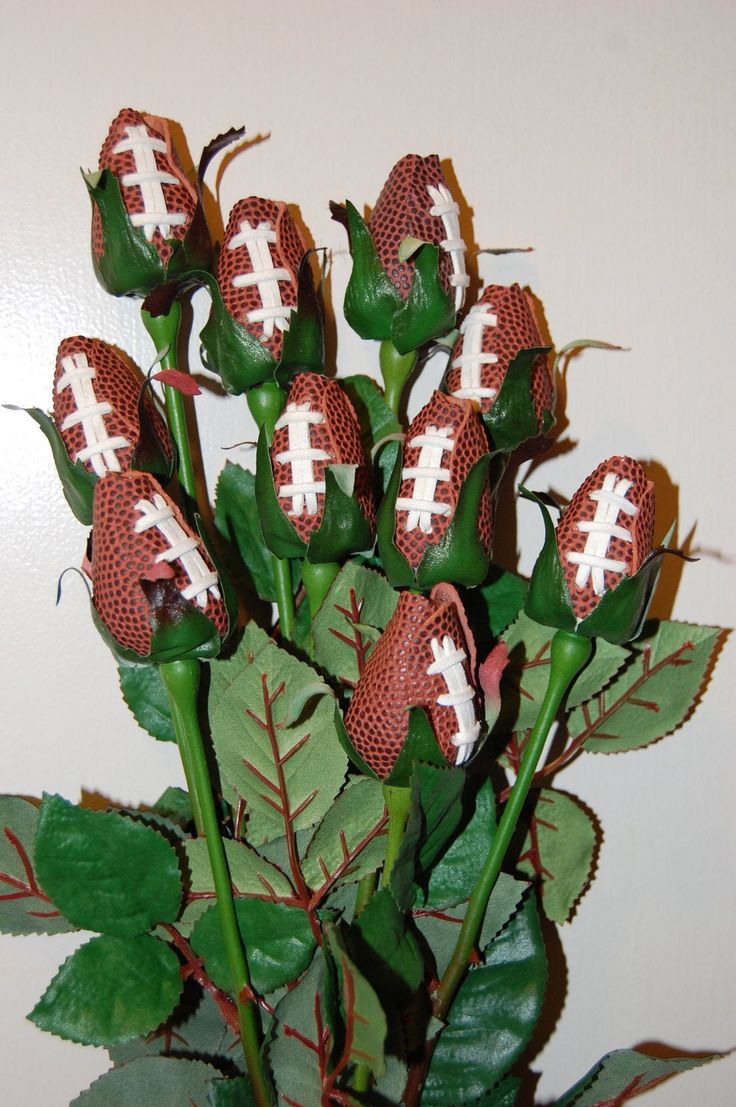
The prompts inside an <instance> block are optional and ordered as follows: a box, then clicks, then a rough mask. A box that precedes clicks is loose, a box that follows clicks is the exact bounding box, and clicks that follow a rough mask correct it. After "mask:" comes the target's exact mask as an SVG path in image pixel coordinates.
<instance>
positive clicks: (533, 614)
mask: <svg viewBox="0 0 736 1107" xmlns="http://www.w3.org/2000/svg"><path fill="white" fill-rule="evenodd" d="M519 495H520V496H521V497H522V498H523V499H525V500H531V501H532V503H535V504H536V505H537V507H538V508H539V510H540V511H541V513H542V522H543V523H544V544H543V546H542V549H541V551H540V553H539V556H538V557H537V560H536V562H535V563H534V569H533V570H532V577H531V580H530V581H529V591H528V593H527V597H526V604H525V605H524V610H525V611H526V613H527V615H528V616H529V617H530V618H531V619H534V620H535V621H536V622H537V623H541V624H542V625H543V626H550V627H558V628H559V629H560V630H570V631H574V630H575V628H576V626H577V620H576V618H575V614H574V612H573V610H572V604H571V603H570V593H569V592H568V590H567V582H566V580H565V574H564V572H563V570H562V564H561V563H560V554H559V550H558V549H557V534H556V531H555V525H554V523H553V521H552V518H551V516H550V513H549V510H548V508H547V504H546V503H545V502H544V501H543V500H542V499H541V498H540V497H539V496H538V495H537V494H536V492H530V491H529V489H527V488H524V486H523V485H519Z"/></svg>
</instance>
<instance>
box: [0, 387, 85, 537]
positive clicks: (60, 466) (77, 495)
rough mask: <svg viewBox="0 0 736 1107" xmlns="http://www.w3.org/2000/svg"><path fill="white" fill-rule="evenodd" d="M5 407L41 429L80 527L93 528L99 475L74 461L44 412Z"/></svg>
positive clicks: (35, 409)
mask: <svg viewBox="0 0 736 1107" xmlns="http://www.w3.org/2000/svg"><path fill="white" fill-rule="evenodd" d="M5 407H6V408H7V409H8V410H9V411H25V412H27V414H28V415H30V417H31V419H33V420H34V422H35V423H37V424H38V426H39V427H40V428H41V430H42V431H43V433H44V435H45V437H46V440H47V441H48V443H49V445H50V446H51V453H52V455H53V458H54V463H55V465H56V472H57V473H58V476H59V480H60V481H61V487H62V491H63V493H64V498H65V500H66V502H67V503H68V504H69V507H70V508H71V509H72V512H73V513H74V515H75V516H76V517H77V519H78V520H79V522H80V523H82V524H83V525H84V526H87V527H88V526H91V524H92V503H93V500H94V492H95V485H96V484H97V480H98V477H97V474H96V473H93V472H91V471H90V470H89V469H87V467H86V466H85V465H84V464H83V463H82V462H81V461H72V459H71V458H70V456H69V454H68V452H67V448H66V446H65V445H64V440H63V438H62V437H61V434H60V432H59V429H58V427H57V426H56V423H55V422H54V420H53V419H52V418H51V416H50V415H47V414H46V412H45V411H41V409H40V408H39V407H27V408H21V407H17V406H16V405H15V404H5Z"/></svg>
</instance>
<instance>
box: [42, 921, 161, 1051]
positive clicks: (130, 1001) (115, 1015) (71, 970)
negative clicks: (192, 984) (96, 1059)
mask: <svg viewBox="0 0 736 1107" xmlns="http://www.w3.org/2000/svg"><path fill="white" fill-rule="evenodd" d="M181 987H182V982H181V974H180V972H179V958H178V957H177V956H176V954H175V953H174V951H173V949H171V947H170V946H167V945H166V944H165V943H164V942H160V941H159V940H158V939H157V938H152V937H151V936H150V935H148V934H140V935H138V936H137V937H135V938H114V937H112V936H110V935H108V934H103V935H102V936H101V937H99V938H92V939H90V941H89V942H87V943H86V944H85V945H83V946H80V947H79V949H78V950H76V951H75V952H74V953H73V954H72V955H71V957H68V958H67V960H66V961H65V962H64V964H63V965H62V966H61V968H60V969H59V971H58V972H57V974H56V976H55V977H54V979H53V980H52V981H51V983H50V984H49V986H48V988H47V989H46V991H45V992H44V994H43V995H42V996H41V998H40V1000H39V1001H38V1003H37V1004H36V1006H35V1007H34V1008H33V1010H32V1011H31V1013H30V1015H29V1016H28V1018H29V1019H30V1020H31V1022H34V1023H35V1024H36V1026H38V1027H39V1028H40V1029H41V1030H48V1031H49V1032H50V1033H51V1034H56V1035H57V1036H58V1037H60V1038H67V1039H69V1040H70V1041H72V1042H81V1043H82V1044H83V1045H97V1046H106V1045H117V1044H119V1043H120V1042H126V1041H129V1040H130V1039H132V1038H137V1037H138V1036H139V1035H140V1034H146V1033H147V1032H148V1031H149V1030H153V1029H155V1027H157V1026H158V1025H159V1024H160V1023H162V1022H163V1021H164V1019H165V1018H166V1017H167V1016H168V1015H169V1014H171V1011H172V1010H173V1008H174V1006H175V1005H176V1003H177V1000H178V999H179V995H180V994H181Z"/></svg>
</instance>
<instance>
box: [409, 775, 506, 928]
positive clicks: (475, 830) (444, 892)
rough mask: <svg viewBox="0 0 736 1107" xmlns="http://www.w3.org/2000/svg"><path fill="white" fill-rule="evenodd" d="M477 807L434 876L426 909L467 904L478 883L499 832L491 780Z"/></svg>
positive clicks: (477, 798)
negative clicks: (471, 890)
mask: <svg viewBox="0 0 736 1107" xmlns="http://www.w3.org/2000/svg"><path fill="white" fill-rule="evenodd" d="M474 803H475V807H474V809H473V814H472V817H471V818H470V819H469V821H468V823H467V825H466V826H465V827H464V828H463V829H462V831H461V832H460V833H459V834H458V835H457V836H456V837H455V838H454V840H453V842H452V843H451V845H450V848H449V849H448V850H447V851H446V852H445V853H444V854H443V855H442V857H441V858H440V860H439V861H438V862H437V864H436V865H435V866H434V868H433V869H432V871H431V872H430V875H429V884H428V886H427V894H426V896H425V898H424V906H425V907H430V908H444V907H454V906H455V904H456V903H462V902H464V901H465V900H467V899H468V895H469V892H470V889H471V888H472V887H473V885H474V884H475V881H476V880H477V879H478V874H479V872H480V870H481V868H482V866H483V863H484V861H485V859H486V856H487V854H488V850H489V849H490V847H491V843H492V841H493V837H494V834H495V832H496V803H495V798H494V795H493V788H492V786H491V782H490V780H485V781H484V782H483V784H482V786H481V787H480V788H479V789H478V792H477V794H476V796H475V799H474Z"/></svg>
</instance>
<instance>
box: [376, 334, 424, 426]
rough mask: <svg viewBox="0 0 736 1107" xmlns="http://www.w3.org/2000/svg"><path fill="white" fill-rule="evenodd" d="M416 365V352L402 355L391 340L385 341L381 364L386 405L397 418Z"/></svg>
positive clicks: (380, 358)
mask: <svg viewBox="0 0 736 1107" xmlns="http://www.w3.org/2000/svg"><path fill="white" fill-rule="evenodd" d="M416 363H417V351H416V350H411V352H410V353H408V354H400V353H399V351H398V350H397V349H396V347H395V346H394V344H393V342H392V341H391V339H390V338H386V339H384V340H383V342H382V343H381V349H380V351H379V364H380V367H381V376H382V377H383V384H384V391H385V398H386V403H387V404H388V406H389V407H390V408H391V410H392V411H393V413H394V415H395V416H396V417H397V418H398V416H399V409H400V407H401V398H402V396H403V394H404V388H405V387H406V382H407V381H408V379H409V377H410V376H411V374H412V371H413V369H414V366H415V365H416Z"/></svg>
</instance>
